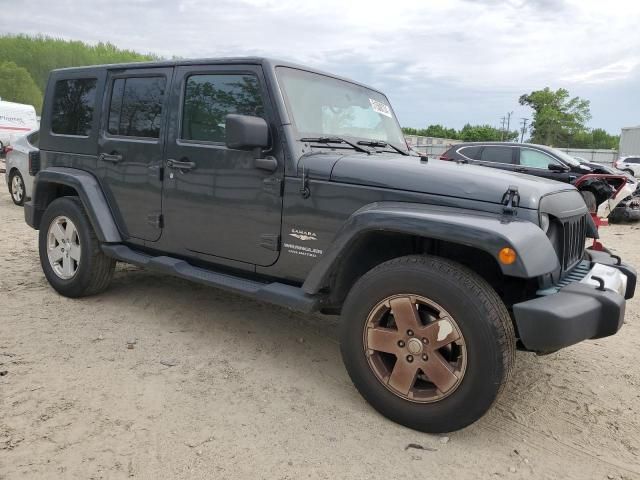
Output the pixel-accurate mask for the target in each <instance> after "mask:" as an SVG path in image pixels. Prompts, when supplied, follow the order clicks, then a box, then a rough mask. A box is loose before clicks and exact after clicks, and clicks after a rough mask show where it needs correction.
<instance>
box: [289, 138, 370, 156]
mask: <svg viewBox="0 0 640 480" xmlns="http://www.w3.org/2000/svg"><path fill="white" fill-rule="evenodd" d="M300 141H301V142H316V143H346V144H347V145H349V146H351V147H353V148H354V149H355V150H357V151H358V152H364V153H366V154H367V155H371V150H369V149H368V148H362V147H361V146H360V145H358V143H360V142H358V143H355V142H352V141H350V140H346V139H344V138H342V137H307V138H301V139H300Z"/></svg>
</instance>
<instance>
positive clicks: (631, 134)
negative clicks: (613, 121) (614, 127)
mask: <svg viewBox="0 0 640 480" xmlns="http://www.w3.org/2000/svg"><path fill="white" fill-rule="evenodd" d="M618 155H619V156H620V157H621V158H622V157H629V156H638V155H640V126H637V127H625V128H623V129H622V133H621V134H620V149H619V152H618Z"/></svg>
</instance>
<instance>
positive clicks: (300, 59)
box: [0, 0, 640, 134]
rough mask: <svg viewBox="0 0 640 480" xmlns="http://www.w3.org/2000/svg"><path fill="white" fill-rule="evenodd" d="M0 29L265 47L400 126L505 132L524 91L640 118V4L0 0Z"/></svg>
mask: <svg viewBox="0 0 640 480" xmlns="http://www.w3.org/2000/svg"><path fill="white" fill-rule="evenodd" d="M0 12H2V18H4V19H11V21H10V22H7V21H3V22H0V34H6V33H14V34H15V33H26V34H46V35H51V36H55V37H61V38H65V39H73V40H83V41H86V42H90V43H96V42H99V41H108V42H111V43H113V44H115V45H116V46H118V47H121V48H127V49H133V50H137V51H140V52H143V53H147V52H151V53H155V54H158V55H161V56H166V57H172V56H180V57H186V58H195V57H219V56H244V55H260V56H269V57H275V58H282V59H285V60H291V61H295V62H297V63H302V64H306V65H310V66H313V67H316V68H320V69H323V70H326V71H330V72H332V73H336V74H339V75H342V76H346V77H349V78H353V79H355V80H357V81H359V82H363V83H365V84H368V85H371V86H374V87H376V88H377V89H380V90H382V91H383V92H385V93H386V94H387V96H388V97H389V99H390V101H391V103H392V105H393V106H394V110H395V112H396V114H397V115H398V118H399V120H400V123H401V124H402V126H406V127H417V128H420V127H425V126H427V125H428V124H434V123H440V124H443V125H445V126H447V127H454V128H460V127H462V126H463V125H464V124H465V123H472V124H490V125H494V126H499V125H500V118H501V117H503V116H505V115H506V114H507V113H508V112H513V115H512V117H511V118H512V120H511V127H512V130H513V129H514V128H513V127H514V125H515V124H518V123H519V122H520V121H521V118H523V117H524V118H531V116H532V111H531V110H530V109H528V108H526V107H523V106H520V105H519V104H518V98H519V97H520V95H522V94H524V93H528V92H530V91H532V90H537V89H542V88H544V87H547V86H548V87H551V88H553V89H556V88H560V87H563V88H566V89H568V90H569V92H570V94H571V95H578V96H580V97H583V98H586V99H588V100H590V101H591V113H592V116H593V118H592V120H591V121H590V124H589V126H591V127H593V128H598V127H599V128H604V129H606V130H607V131H609V132H610V133H614V134H618V133H619V132H620V129H621V127H624V126H632V125H640V23H639V19H640V1H638V0H635V1H622V0H609V1H607V2H603V1H602V0H537V1H536V0H438V1H429V0H421V1H420V0H418V1H414V0H394V1H389V0H387V1H385V2H380V1H376V0H367V1H360V0H351V1H346V0H342V1H340V0H323V1H304V0H278V1H272V0H218V1H212V0H109V1H105V0H75V1H72V0H55V1H54V0H20V1H18V0H0Z"/></svg>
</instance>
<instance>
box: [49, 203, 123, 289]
mask: <svg viewBox="0 0 640 480" xmlns="http://www.w3.org/2000/svg"><path fill="white" fill-rule="evenodd" d="M38 243H39V245H38V246H39V251H40V264H41V265H42V270H43V271H44V274H45V276H46V277H47V280H48V281H49V283H50V284H51V286H52V287H53V288H54V289H55V290H56V291H58V293H60V294H61V295H64V296H66V297H82V296H87V295H93V294H96V293H99V292H101V291H102V290H104V289H106V288H107V286H108V285H109V282H110V281H111V278H112V277H113V272H114V269H115V260H113V259H111V258H109V257H107V256H106V255H104V254H103V253H102V250H101V249H100V242H99V241H98V239H97V237H96V235H95V232H94V231H93V228H92V227H91V223H90V221H89V218H88V217H87V215H86V213H85V211H84V208H83V207H82V203H81V202H80V200H78V198H77V197H63V198H58V199H56V200H54V201H53V202H51V204H50V205H49V206H48V207H47V210H46V211H45V213H44V215H43V217H42V223H41V226H40V232H39V242H38Z"/></svg>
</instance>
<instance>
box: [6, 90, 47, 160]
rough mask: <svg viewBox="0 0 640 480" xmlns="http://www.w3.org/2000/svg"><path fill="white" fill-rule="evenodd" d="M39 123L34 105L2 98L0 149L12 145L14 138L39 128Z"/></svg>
mask: <svg viewBox="0 0 640 480" xmlns="http://www.w3.org/2000/svg"><path fill="white" fill-rule="evenodd" d="M38 123H39V122H38V117H37V116H36V109H35V108H34V107H33V105H25V104H23V103H14V102H5V101H4V100H2V99H0V142H1V143H0V150H2V149H3V147H6V146H8V145H11V141H12V140H13V139H14V138H17V137H20V136H22V135H25V134H26V133H27V132H30V131H32V130H35V129H37V128H38V126H39V125H38Z"/></svg>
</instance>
